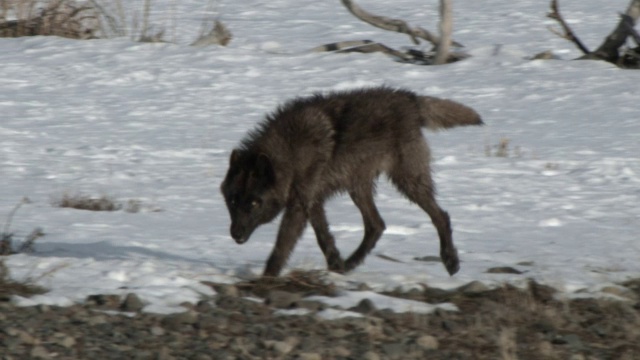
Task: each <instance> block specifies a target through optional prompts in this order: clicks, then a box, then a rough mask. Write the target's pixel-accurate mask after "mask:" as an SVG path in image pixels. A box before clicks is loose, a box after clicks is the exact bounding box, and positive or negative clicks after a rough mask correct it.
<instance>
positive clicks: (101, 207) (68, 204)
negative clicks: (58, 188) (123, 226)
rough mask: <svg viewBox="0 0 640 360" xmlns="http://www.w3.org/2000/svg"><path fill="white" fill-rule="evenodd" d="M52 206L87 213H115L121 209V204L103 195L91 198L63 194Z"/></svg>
mask: <svg viewBox="0 0 640 360" xmlns="http://www.w3.org/2000/svg"><path fill="white" fill-rule="evenodd" d="M52 203H53V205H54V206H57V207H61V208H71V209H77V210H89V211H117V210H120V209H122V204H120V203H118V202H116V201H115V200H114V199H113V198H112V197H110V196H106V195H103V196H101V197H99V198H93V197H90V196H87V195H82V194H75V195H70V194H67V193H65V194H63V195H62V197H61V198H60V199H58V200H54V201H53V202H52Z"/></svg>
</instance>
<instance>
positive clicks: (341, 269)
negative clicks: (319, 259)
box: [327, 257, 346, 274]
mask: <svg viewBox="0 0 640 360" xmlns="http://www.w3.org/2000/svg"><path fill="white" fill-rule="evenodd" d="M327 265H328V268H329V271H333V272H335V273H338V274H344V273H345V272H346V270H345V264H344V261H342V259H341V258H340V257H338V258H335V259H331V260H328V261H327Z"/></svg>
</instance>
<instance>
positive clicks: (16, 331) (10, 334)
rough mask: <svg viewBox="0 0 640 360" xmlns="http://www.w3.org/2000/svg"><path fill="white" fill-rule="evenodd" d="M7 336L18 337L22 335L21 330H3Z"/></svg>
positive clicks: (10, 328) (11, 328)
mask: <svg viewBox="0 0 640 360" xmlns="http://www.w3.org/2000/svg"><path fill="white" fill-rule="evenodd" d="M3 331H4V333H5V334H7V335H9V336H18V334H20V330H18V329H16V328H13V327H9V328H6V329H4V330H3Z"/></svg>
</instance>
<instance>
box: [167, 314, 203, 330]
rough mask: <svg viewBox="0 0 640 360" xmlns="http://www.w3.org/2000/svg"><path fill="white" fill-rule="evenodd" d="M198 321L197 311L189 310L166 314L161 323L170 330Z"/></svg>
mask: <svg viewBox="0 0 640 360" xmlns="http://www.w3.org/2000/svg"><path fill="white" fill-rule="evenodd" d="M196 322H198V313H196V312H195V311H192V310H189V311H185V312H181V313H176V314H170V315H167V316H166V317H165V318H164V319H162V321H161V323H162V325H163V326H164V327H166V328H169V329H170V330H179V329H180V327H181V326H182V325H193V324H195V323H196Z"/></svg>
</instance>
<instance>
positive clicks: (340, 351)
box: [332, 346, 351, 357]
mask: <svg viewBox="0 0 640 360" xmlns="http://www.w3.org/2000/svg"><path fill="white" fill-rule="evenodd" d="M332 352H333V354H334V355H335V356H339V357H349V356H351V350H349V349H347V348H346V347H344V346H336V347H335V348H333V351H332Z"/></svg>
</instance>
